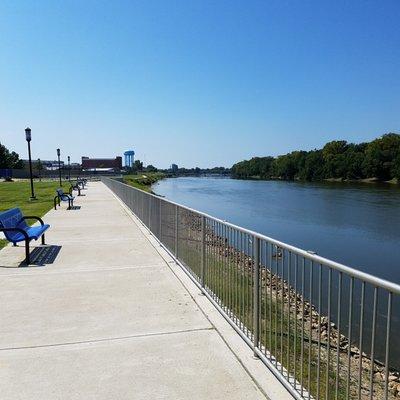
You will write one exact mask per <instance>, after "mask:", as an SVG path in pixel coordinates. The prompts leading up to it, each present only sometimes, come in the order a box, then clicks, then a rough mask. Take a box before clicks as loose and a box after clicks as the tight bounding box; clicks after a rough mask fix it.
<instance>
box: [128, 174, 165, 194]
mask: <svg viewBox="0 0 400 400" xmlns="http://www.w3.org/2000/svg"><path fill="white" fill-rule="evenodd" d="M164 178H165V174H164V173H162V172H143V173H139V174H132V175H124V177H123V180H124V182H125V183H126V184H128V185H130V186H133V187H134V188H136V189H141V190H144V191H145V192H150V193H152V190H151V186H152V185H153V184H154V183H156V182H157V181H159V180H161V179H164Z"/></svg>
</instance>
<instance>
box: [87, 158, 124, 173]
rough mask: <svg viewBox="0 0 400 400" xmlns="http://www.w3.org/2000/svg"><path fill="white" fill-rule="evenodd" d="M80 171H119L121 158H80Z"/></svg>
mask: <svg viewBox="0 0 400 400" xmlns="http://www.w3.org/2000/svg"><path fill="white" fill-rule="evenodd" d="M82 169H84V170H104V171H105V170H121V169H122V157H119V156H117V157H115V158H89V157H84V156H83V157H82Z"/></svg>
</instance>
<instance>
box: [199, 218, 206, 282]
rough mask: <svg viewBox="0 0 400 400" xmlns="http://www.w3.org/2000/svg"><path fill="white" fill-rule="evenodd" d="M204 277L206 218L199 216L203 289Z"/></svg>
mask: <svg viewBox="0 0 400 400" xmlns="http://www.w3.org/2000/svg"><path fill="white" fill-rule="evenodd" d="M205 276H206V217H205V216H204V215H202V216H201V278H200V282H201V287H202V288H204V282H205Z"/></svg>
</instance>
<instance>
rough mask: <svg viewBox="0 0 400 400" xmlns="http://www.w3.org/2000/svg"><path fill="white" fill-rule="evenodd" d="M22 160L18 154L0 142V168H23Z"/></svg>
mask: <svg viewBox="0 0 400 400" xmlns="http://www.w3.org/2000/svg"><path fill="white" fill-rule="evenodd" d="M23 167H24V162H23V161H22V160H20V159H19V155H18V154H17V153H16V152H15V151H12V152H11V153H10V151H9V150H8V149H7V147H6V146H4V145H2V144H1V143H0V168H18V169H20V168H23Z"/></svg>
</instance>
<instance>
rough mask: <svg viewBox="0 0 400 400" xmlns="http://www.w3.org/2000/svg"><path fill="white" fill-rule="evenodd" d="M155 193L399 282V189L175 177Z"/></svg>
mask: <svg viewBox="0 0 400 400" xmlns="http://www.w3.org/2000/svg"><path fill="white" fill-rule="evenodd" d="M153 190H154V191H155V193H157V194H160V195H162V196H165V197H166V198H167V199H170V200H172V201H175V202H177V203H180V204H182V205H186V206H189V207H191V208H194V209H197V210H200V211H203V212H206V213H208V214H210V215H212V216H214V217H217V218H221V219H224V220H227V221H229V222H232V223H234V224H237V225H240V226H243V227H245V228H249V229H252V230H254V231H257V232H260V233H263V234H265V235H267V236H270V237H272V238H274V239H277V240H280V241H283V242H286V243H289V244H291V245H294V246H296V247H300V248H302V249H305V250H312V251H315V252H316V253H317V254H319V255H320V256H323V257H326V258H329V259H332V260H334V261H338V262H341V263H344V264H346V265H348V266H351V267H353V268H356V269H359V270H362V271H364V272H368V273H371V274H373V275H376V276H379V277H381V278H384V279H388V280H390V281H392V282H396V283H400V261H399V260H400V188H399V187H398V186H395V185H390V184H382V185H378V184H367V183H363V184H362V183H360V184H354V183H302V182H284V181H245V180H236V179H229V178H215V177H202V178H196V177H182V178H171V179H165V180H162V181H159V182H158V183H157V184H156V185H155V186H154V187H153Z"/></svg>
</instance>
